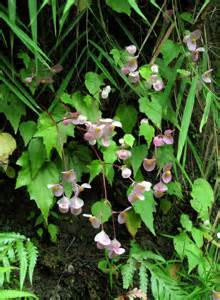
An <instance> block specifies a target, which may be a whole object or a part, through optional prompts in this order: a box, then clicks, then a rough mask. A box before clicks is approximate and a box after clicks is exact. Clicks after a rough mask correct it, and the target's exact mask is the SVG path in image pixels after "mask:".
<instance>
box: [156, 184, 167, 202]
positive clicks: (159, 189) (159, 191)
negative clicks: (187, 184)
mask: <svg viewBox="0 0 220 300" xmlns="http://www.w3.org/2000/svg"><path fill="white" fill-rule="evenodd" d="M153 190H154V196H155V197H156V198H161V197H163V195H164V193H165V192H166V191H167V190H168V188H167V186H166V185H165V184H164V183H163V182H161V181H160V182H158V183H157V184H155V185H154V186H153Z"/></svg>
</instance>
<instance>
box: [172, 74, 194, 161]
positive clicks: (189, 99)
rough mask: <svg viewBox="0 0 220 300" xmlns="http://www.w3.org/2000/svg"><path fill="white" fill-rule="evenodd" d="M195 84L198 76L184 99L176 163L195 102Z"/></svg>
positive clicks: (184, 140) (179, 156) (183, 143)
mask: <svg viewBox="0 0 220 300" xmlns="http://www.w3.org/2000/svg"><path fill="white" fill-rule="evenodd" d="M197 82H198V76H195V77H194V78H193V79H192V84H191V87H190V90H189V94H188V96H187V99H186V105H185V109H184V112H183V117H182V123H181V127H180V134H179V139H178V150H177V160H178V161H180V158H181V155H182V151H183V147H184V145H185V142H186V138H187V134H188V129H189V125H190V121H191V117H192V112H193V107H194V102H195V96H196V88H197Z"/></svg>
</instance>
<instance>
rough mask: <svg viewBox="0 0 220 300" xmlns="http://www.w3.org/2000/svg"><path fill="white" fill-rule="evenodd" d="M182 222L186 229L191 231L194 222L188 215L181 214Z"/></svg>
mask: <svg viewBox="0 0 220 300" xmlns="http://www.w3.org/2000/svg"><path fill="white" fill-rule="evenodd" d="M180 223H181V225H182V226H183V228H184V229H186V231H189V232H191V230H192V226H193V224H192V221H191V220H190V218H189V216H188V215H186V214H182V215H181V216H180Z"/></svg>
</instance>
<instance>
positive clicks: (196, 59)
mask: <svg viewBox="0 0 220 300" xmlns="http://www.w3.org/2000/svg"><path fill="white" fill-rule="evenodd" d="M200 52H205V48H203V47H199V48H196V50H195V51H192V52H191V55H192V60H193V61H198V59H199V53H200Z"/></svg>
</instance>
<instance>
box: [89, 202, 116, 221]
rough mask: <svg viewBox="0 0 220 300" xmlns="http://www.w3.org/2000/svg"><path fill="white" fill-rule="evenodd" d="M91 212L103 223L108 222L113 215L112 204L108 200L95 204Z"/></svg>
mask: <svg viewBox="0 0 220 300" xmlns="http://www.w3.org/2000/svg"><path fill="white" fill-rule="evenodd" d="M91 212H92V214H93V216H95V217H96V218H97V219H99V220H100V221H101V222H102V223H105V222H107V221H108V220H109V218H110V217H111V215H112V210H111V206H110V202H109V201H107V200H101V201H97V202H95V203H94V204H93V205H92V208H91Z"/></svg>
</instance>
